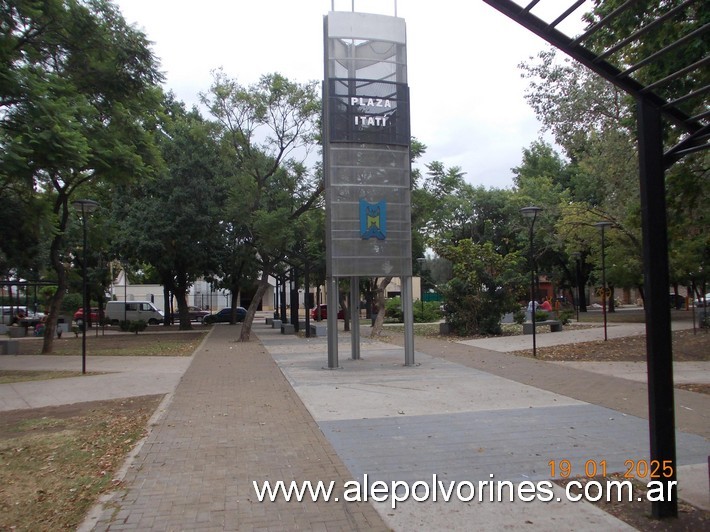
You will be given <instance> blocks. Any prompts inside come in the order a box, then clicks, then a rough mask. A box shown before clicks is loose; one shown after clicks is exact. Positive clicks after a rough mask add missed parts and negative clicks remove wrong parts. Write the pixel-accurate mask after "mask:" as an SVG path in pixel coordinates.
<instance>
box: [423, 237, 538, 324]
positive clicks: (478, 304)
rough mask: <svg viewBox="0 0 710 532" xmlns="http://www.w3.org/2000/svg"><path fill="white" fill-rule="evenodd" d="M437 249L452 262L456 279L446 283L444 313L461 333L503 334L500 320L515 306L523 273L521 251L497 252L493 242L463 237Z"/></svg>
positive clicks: (448, 321)
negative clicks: (515, 288) (464, 238)
mask: <svg viewBox="0 0 710 532" xmlns="http://www.w3.org/2000/svg"><path fill="white" fill-rule="evenodd" d="M435 250H436V252H437V253H438V254H439V255H441V256H442V257H444V258H445V259H447V260H449V261H451V263H452V264H453V279H452V280H451V281H449V282H448V283H447V284H446V285H445V286H444V297H445V300H446V310H445V311H444V316H445V318H446V323H448V324H449V327H450V328H451V331H452V332H455V333H457V334H459V335H462V336H463V335H470V334H501V327H500V320H501V318H502V316H503V314H504V313H505V312H508V311H511V310H513V309H514V308H515V306H516V296H517V294H516V293H515V290H514V289H513V288H512V287H515V286H517V285H520V284H521V282H522V276H523V273H522V272H523V267H522V263H523V261H524V258H523V257H522V255H521V254H520V253H517V252H513V253H507V254H505V255H503V254H500V253H498V252H496V250H495V249H494V246H493V244H492V243H491V242H486V243H484V244H476V243H474V242H472V241H471V240H461V241H460V242H458V243H456V244H444V245H441V246H437V247H436V248H435Z"/></svg>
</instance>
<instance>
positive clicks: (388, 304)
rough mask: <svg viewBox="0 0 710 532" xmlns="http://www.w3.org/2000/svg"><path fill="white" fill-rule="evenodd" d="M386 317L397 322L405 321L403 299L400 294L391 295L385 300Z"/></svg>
mask: <svg viewBox="0 0 710 532" xmlns="http://www.w3.org/2000/svg"><path fill="white" fill-rule="evenodd" d="M385 319H386V320H387V321H389V322H395V323H402V322H403V321H404V315H403V314H402V299H401V298H400V297H399V296H397V297H391V298H389V299H387V300H386V301H385Z"/></svg>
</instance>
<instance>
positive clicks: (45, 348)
mask: <svg viewBox="0 0 710 532" xmlns="http://www.w3.org/2000/svg"><path fill="white" fill-rule="evenodd" d="M67 201H68V198H67V196H66V195H65V194H62V193H60V195H59V197H58V198H57V200H56V201H55V203H54V213H55V214H56V215H57V217H58V218H59V226H58V227H57V232H56V233H55V234H54V238H53V239H52V244H51V246H50V248H49V260H50V262H51V264H52V268H53V269H54V272H55V273H56V274H57V291H56V292H54V295H53V296H52V299H50V301H49V314H48V315H47V320H46V323H45V326H44V338H43V340H42V354H43V355H47V354H49V353H51V352H52V350H53V349H54V337H55V335H56V333H57V319H58V318H59V312H60V310H61V308H62V301H63V300H64V293H65V292H66V291H67V272H66V269H65V267H64V262H62V258H61V253H60V252H61V251H62V247H63V244H64V232H65V231H66V229H67V220H68V219H69V210H68V208H67Z"/></svg>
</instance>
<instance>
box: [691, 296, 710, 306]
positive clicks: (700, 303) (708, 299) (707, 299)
mask: <svg viewBox="0 0 710 532" xmlns="http://www.w3.org/2000/svg"><path fill="white" fill-rule="evenodd" d="M705 305H707V306H709V307H710V294H705V299H703V298H702V297H701V298H700V299H698V300H697V301H695V306H696V307H704V306H705Z"/></svg>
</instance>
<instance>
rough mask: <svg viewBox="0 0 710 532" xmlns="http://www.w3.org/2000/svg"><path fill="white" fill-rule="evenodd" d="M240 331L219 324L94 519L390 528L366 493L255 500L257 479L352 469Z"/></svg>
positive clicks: (108, 526)
mask: <svg viewBox="0 0 710 532" xmlns="http://www.w3.org/2000/svg"><path fill="white" fill-rule="evenodd" d="M238 332H239V328H238V327H234V326H228V325H218V326H215V327H214V328H213V330H212V332H211V334H210V336H209V338H208V339H207V341H206V342H204V343H203V344H202V346H201V347H200V348H199V349H198V351H197V352H196V353H195V355H194V359H193V361H192V364H191V365H190V367H189V368H188V370H187V372H186V373H185V375H184V377H183V379H182V381H181V382H180V384H179V385H178V387H177V389H176V391H175V394H174V398H173V400H172V401H171V402H170V404H169V405H168V407H167V410H166V412H165V414H164V416H163V417H162V419H160V421H159V422H158V423H157V425H156V426H155V427H154V428H153V430H152V431H151V433H150V435H149V437H148V439H147V441H146V442H145V443H144V445H143V446H142V448H141V449H140V451H139V453H138V455H137V457H136V459H135V460H134V462H133V465H132V467H131V468H130V470H129V472H128V474H127V475H126V479H125V486H126V488H127V489H126V490H122V491H120V492H118V493H116V494H115V496H114V497H113V499H112V500H111V501H110V502H109V503H108V504H106V505H104V511H103V513H102V514H101V515H100V517H99V518H98V520H97V521H95V522H96V526H95V529H96V530H328V531H330V530H387V527H386V526H385V525H384V523H383V522H382V520H381V519H380V516H379V515H378V514H377V512H376V511H375V509H374V508H373V507H372V506H370V505H369V504H367V503H364V504H362V503H333V502H329V503H325V502H317V503H313V502H310V501H309V502H303V503H298V504H294V503H286V502H284V501H283V500H282V501H280V502H275V503H260V502H258V501H257V500H255V498H256V497H255V493H254V490H253V488H252V481H254V480H256V481H258V482H263V481H264V480H271V481H277V480H284V481H290V480H298V481H303V480H311V481H314V482H316V481H318V480H333V481H336V483H337V484H336V485H340V486H342V485H343V483H344V482H345V481H347V480H349V479H350V475H349V473H348V471H347V469H346V468H345V467H344V466H343V464H342V462H341V460H340V459H339V458H338V456H337V454H336V453H335V452H334V451H333V448H332V447H331V445H330V444H329V443H328V441H327V440H326V439H325V437H324V436H323V434H322V433H321V432H320V430H319V428H318V426H317V425H316V423H315V422H314V421H313V418H312V417H311V416H310V414H309V413H308V411H307V410H306V409H305V407H304V406H303V404H302V402H301V401H300V399H299V398H298V396H297V395H296V394H295V393H294V392H293V390H292V388H291V386H290V385H289V383H288V382H287V381H286V380H285V378H284V377H283V375H282V374H281V372H280V371H279V369H278V367H277V366H276V364H275V363H274V361H273V359H272V358H271V356H270V355H269V354H268V353H267V352H266V351H265V350H264V348H263V347H262V346H261V344H260V343H259V342H258V341H252V342H250V343H237V342H235V341H234V339H235V338H236V337H237V335H238ZM336 491H337V490H336ZM341 500H342V497H341Z"/></svg>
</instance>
